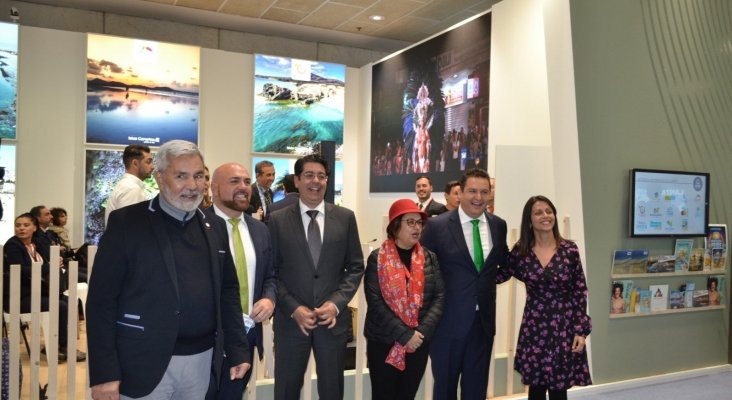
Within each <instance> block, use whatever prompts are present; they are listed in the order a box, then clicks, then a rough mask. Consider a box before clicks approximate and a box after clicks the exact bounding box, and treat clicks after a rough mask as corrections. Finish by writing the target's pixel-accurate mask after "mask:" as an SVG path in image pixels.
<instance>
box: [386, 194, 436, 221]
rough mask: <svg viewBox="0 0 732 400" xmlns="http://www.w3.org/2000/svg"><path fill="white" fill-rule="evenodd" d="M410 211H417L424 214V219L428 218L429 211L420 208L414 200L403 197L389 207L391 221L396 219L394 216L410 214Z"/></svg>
mask: <svg viewBox="0 0 732 400" xmlns="http://www.w3.org/2000/svg"><path fill="white" fill-rule="evenodd" d="M409 213H416V214H419V215H421V216H422V219H427V213H426V212H424V211H422V210H420V209H419V207H417V203H415V202H414V200H410V199H401V200H397V201H395V202H394V204H392V205H391V207H390V208H389V222H392V221H394V218H396V217H398V216H400V215H404V214H409Z"/></svg>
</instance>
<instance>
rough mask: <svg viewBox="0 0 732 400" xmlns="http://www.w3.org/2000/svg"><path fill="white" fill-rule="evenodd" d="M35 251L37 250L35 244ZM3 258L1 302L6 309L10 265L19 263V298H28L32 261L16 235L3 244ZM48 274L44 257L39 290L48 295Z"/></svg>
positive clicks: (7, 307) (8, 298) (8, 305)
mask: <svg viewBox="0 0 732 400" xmlns="http://www.w3.org/2000/svg"><path fill="white" fill-rule="evenodd" d="M36 251H38V247H37V246H36ZM38 254H41V253H40V251H38ZM41 257H43V255H41ZM3 259H4V262H3V304H4V307H5V309H6V310H8V309H9V307H10V266H11V265H14V264H18V265H20V297H21V299H22V298H30V295H31V277H32V270H31V266H32V264H33V262H32V260H31V256H30V254H28V250H26V248H25V245H24V244H23V242H21V241H20V239H18V238H17V237H16V236H13V237H11V238H10V239H8V241H7V242H5V246H3ZM48 274H49V267H48V261H47V259H46V258H44V259H43V266H42V267H41V275H42V276H44V277H46V280H45V282H41V290H42V292H43V295H44V296H48Z"/></svg>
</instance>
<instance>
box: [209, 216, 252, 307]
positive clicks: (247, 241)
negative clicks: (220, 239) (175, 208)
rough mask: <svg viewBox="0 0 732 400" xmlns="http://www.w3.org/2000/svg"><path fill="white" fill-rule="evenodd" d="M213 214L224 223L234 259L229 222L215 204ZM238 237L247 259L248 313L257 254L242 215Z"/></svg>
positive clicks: (250, 304) (227, 217)
mask: <svg viewBox="0 0 732 400" xmlns="http://www.w3.org/2000/svg"><path fill="white" fill-rule="evenodd" d="M212 207H213V210H214V213H216V215H218V216H219V217H221V218H223V219H224V221H226V232H227V233H228V234H229V249H231V257H232V258H234V239H233V237H232V233H231V232H232V229H233V227H232V226H231V223H230V222H229V219H231V217H229V216H228V215H226V214H224V212H223V211H221V210H220V209H219V208H218V207H216V204H214V205H213V206H212ZM239 236H241V240H242V245H244V254H245V255H246V258H247V278H248V282H249V311H250V312H251V310H252V306H253V305H254V304H253V302H254V300H253V298H254V279H255V272H256V270H257V253H256V252H255V251H254V243H252V235H251V234H250V233H249V227H248V226H247V223H246V222H245V221H244V213H242V215H240V216H239Z"/></svg>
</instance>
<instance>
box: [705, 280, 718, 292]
mask: <svg viewBox="0 0 732 400" xmlns="http://www.w3.org/2000/svg"><path fill="white" fill-rule="evenodd" d="M712 282H714V287H715V288H716V289H717V291H719V281H718V280H717V277H716V276H712V277H710V278H709V279H707V289H711V288H712Z"/></svg>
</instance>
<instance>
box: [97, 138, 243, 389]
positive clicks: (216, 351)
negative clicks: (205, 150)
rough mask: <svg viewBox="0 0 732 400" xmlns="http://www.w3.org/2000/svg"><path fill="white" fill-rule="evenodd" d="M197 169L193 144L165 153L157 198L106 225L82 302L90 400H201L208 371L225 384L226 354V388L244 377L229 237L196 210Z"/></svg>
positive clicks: (167, 147) (158, 166)
mask: <svg viewBox="0 0 732 400" xmlns="http://www.w3.org/2000/svg"><path fill="white" fill-rule="evenodd" d="M203 165H204V164H203V156H202V155H201V153H200V152H199V150H198V148H197V147H196V145H195V144H193V143H190V142H186V141H182V140H173V141H170V142H167V143H165V144H163V145H162V146H161V147H160V150H159V152H158V154H157V155H156V158H155V180H156V181H157V183H158V186H159V187H160V194H159V195H158V196H157V197H155V198H154V199H152V200H150V201H144V202H141V203H137V204H134V205H132V206H129V207H125V208H121V209H119V210H116V211H114V212H113V213H112V214H111V215H110V218H109V224H108V225H107V230H106V231H105V233H104V235H103V236H102V238H101V241H100V244H99V250H98V252H97V256H96V258H95V260H94V269H93V274H92V276H91V282H90V284H89V295H88V298H87V339H88V343H89V378H90V383H91V389H92V398H94V399H110V398H111V399H116V398H121V399H129V398H139V397H144V396H150V397H149V398H156V399H157V398H175V399H190V400H194V399H195V400H200V399H202V398H204V396H205V394H206V392H207V391H208V387H209V381H210V379H211V370H212V368H213V371H214V375H215V377H216V379H217V382H218V379H219V377H220V375H221V374H222V371H221V369H222V364H223V354H224V349H225V350H226V356H227V357H228V359H229V364H230V365H233V367H231V368H230V369H229V370H228V371H225V372H223V373H225V374H226V375H227V376H229V378H230V379H241V378H243V377H244V375H245V373H246V372H247V371H248V370H249V367H250V364H249V359H250V356H249V348H248V346H247V338H246V335H245V333H244V322H243V321H242V310H241V304H240V302H239V285H238V282H237V278H236V270H235V268H234V261H233V259H232V257H231V252H230V250H229V245H228V241H227V238H226V227H225V226H224V222H223V221H221V219H220V218H210V217H206V216H205V215H204V214H203V212H201V211H200V210H198V205H199V204H200V202H201V198H202V197H203V188H204V169H203V168H204V167H203ZM212 361H213V366H212ZM146 398H147V397H146Z"/></svg>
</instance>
